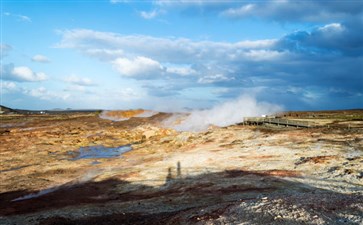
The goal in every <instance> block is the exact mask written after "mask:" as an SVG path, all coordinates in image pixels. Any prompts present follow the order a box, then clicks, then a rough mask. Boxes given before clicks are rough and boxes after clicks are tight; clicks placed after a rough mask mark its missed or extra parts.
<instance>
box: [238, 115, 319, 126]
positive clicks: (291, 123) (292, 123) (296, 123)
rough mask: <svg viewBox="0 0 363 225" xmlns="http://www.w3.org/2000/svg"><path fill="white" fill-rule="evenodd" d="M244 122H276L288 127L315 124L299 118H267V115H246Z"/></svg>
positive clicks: (261, 123)
mask: <svg viewBox="0 0 363 225" xmlns="http://www.w3.org/2000/svg"><path fill="white" fill-rule="evenodd" d="M243 124H247V125H264V124H274V125H277V126H280V125H281V126H286V127H289V126H291V127H305V128H309V127H313V125H312V124H311V123H309V122H307V121H299V120H288V119H280V118H265V117H245V118H244V121H243Z"/></svg>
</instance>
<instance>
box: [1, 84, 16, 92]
mask: <svg viewBox="0 0 363 225" xmlns="http://www.w3.org/2000/svg"><path fill="white" fill-rule="evenodd" d="M17 90H18V87H17V85H16V84H15V83H14V82H9V81H4V82H2V83H1V92H2V93H9V92H14V91H17Z"/></svg>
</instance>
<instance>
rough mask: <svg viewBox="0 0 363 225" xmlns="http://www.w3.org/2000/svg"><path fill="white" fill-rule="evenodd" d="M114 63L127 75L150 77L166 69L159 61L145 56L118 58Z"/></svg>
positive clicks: (120, 71) (122, 73)
mask: <svg viewBox="0 0 363 225" xmlns="http://www.w3.org/2000/svg"><path fill="white" fill-rule="evenodd" d="M112 64H113V66H114V68H115V69H116V70H117V71H118V72H119V73H120V74H121V75H122V76H126V77H142V78H148V77H149V78H150V77H152V76H155V77H156V76H159V75H160V74H161V73H162V72H163V71H164V68H163V67H162V66H161V64H160V63H159V62H157V61H155V60H153V59H150V58H147V57H143V56H138V57H135V58H134V59H127V58H117V59H116V60H114V61H113V62H112Z"/></svg>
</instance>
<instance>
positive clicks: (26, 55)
mask: <svg viewBox="0 0 363 225" xmlns="http://www.w3.org/2000/svg"><path fill="white" fill-rule="evenodd" d="M362 30H363V2H362V1H360V0H348V1H343V0H341V1H329V0H324V1H313V0H304V1H292V0H280V1H247V0H246V1H228V0H227V1H207V0H175V1H161V0H160V1H158V0H156V1H132V0H93V1H81V0H79V1H72V0H67V1H52V0H48V1H45V0H37V1H24V0H23V1H17V0H12V1H10V0H3V1H2V2H1V46H0V47H1V68H0V69H1V104H2V105H6V106H9V107H13V108H27V109H52V108H75V109H80V108H82V109H86V108H87V109H90V108H93V109H94V108H102V109H129V108H148V109H155V110H180V109H183V108H206V107H211V106H214V105H216V104H219V103H221V102H226V101H230V100H233V99H236V98H238V97H239V96H241V95H250V96H253V97H254V98H256V99H257V100H258V101H265V102H269V103H272V104H277V105H280V106H282V107H283V108H285V109H287V110H321V109H347V108H363V32H362Z"/></svg>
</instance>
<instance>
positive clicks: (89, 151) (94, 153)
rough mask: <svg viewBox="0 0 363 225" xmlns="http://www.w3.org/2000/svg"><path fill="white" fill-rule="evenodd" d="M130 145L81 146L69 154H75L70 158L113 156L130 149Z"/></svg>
mask: <svg viewBox="0 0 363 225" xmlns="http://www.w3.org/2000/svg"><path fill="white" fill-rule="evenodd" d="M131 150H132V147H131V145H123V146H119V147H114V148H107V147H105V146H103V145H97V146H88V147H81V148H79V150H78V151H76V152H71V153H70V154H72V155H76V156H75V157H74V158H73V159H72V160H79V159H98V158H115V157H118V156H120V155H121V154H123V153H125V152H128V151H131Z"/></svg>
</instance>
